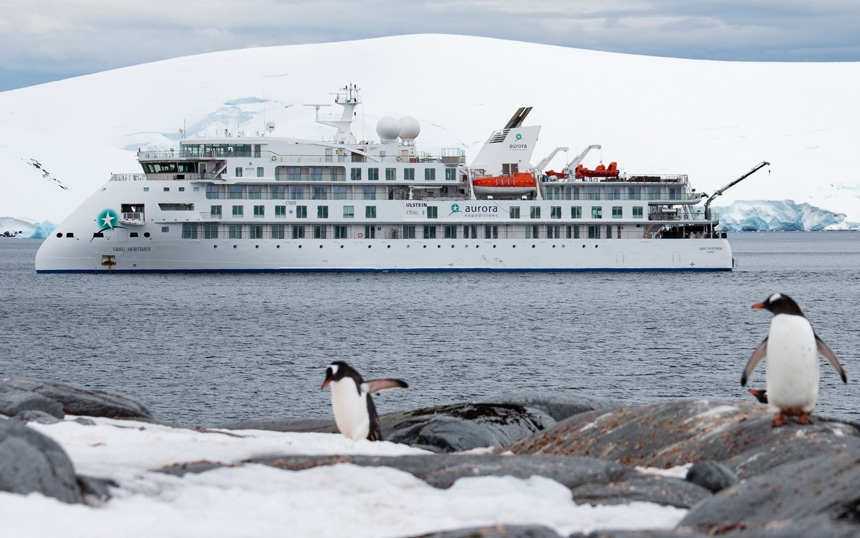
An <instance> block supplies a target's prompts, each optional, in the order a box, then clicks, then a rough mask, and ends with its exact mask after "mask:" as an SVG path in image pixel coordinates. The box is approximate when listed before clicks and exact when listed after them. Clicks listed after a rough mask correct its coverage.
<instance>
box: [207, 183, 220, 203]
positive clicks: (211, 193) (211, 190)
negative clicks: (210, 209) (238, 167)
mask: <svg viewBox="0 0 860 538" xmlns="http://www.w3.org/2000/svg"><path fill="white" fill-rule="evenodd" d="M220 197H221V196H220V194H219V189H218V185H206V198H209V199H210V200H217V199H218V198H220Z"/></svg>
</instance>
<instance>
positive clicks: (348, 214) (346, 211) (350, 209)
mask: <svg viewBox="0 0 860 538" xmlns="http://www.w3.org/2000/svg"><path fill="white" fill-rule="evenodd" d="M353 217H355V206H351V205H345V206H343V218H345V219H351V218H353Z"/></svg>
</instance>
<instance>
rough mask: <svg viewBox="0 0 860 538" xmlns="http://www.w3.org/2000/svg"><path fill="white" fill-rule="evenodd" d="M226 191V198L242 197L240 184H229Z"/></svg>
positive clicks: (239, 198)
mask: <svg viewBox="0 0 860 538" xmlns="http://www.w3.org/2000/svg"><path fill="white" fill-rule="evenodd" d="M227 192H228V193H229V194H228V196H227V198H229V199H231V200H241V199H242V185H230V186H229V187H228V190H227Z"/></svg>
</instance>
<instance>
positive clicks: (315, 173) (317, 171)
mask: <svg viewBox="0 0 860 538" xmlns="http://www.w3.org/2000/svg"><path fill="white" fill-rule="evenodd" d="M310 173H311V181H322V178H323V169H322V168H320V167H319V166H311V168H310Z"/></svg>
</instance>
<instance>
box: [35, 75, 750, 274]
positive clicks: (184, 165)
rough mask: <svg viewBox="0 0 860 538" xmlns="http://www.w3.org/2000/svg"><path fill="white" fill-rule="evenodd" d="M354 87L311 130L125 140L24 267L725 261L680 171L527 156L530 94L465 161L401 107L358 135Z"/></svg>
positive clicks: (728, 260) (565, 266)
mask: <svg viewBox="0 0 860 538" xmlns="http://www.w3.org/2000/svg"><path fill="white" fill-rule="evenodd" d="M360 102H361V99H360V95H359V89H358V88H357V87H356V86H355V85H353V84H349V85H347V86H345V87H343V88H341V89H340V90H339V91H338V92H337V93H336V94H335V97H334V104H335V105H338V106H339V107H341V108H340V113H339V114H337V113H335V114H328V115H326V114H321V113H320V108H321V105H316V111H315V116H316V117H315V119H316V121H317V122H318V123H320V124H323V125H326V126H329V127H330V128H331V133H332V136H331V138H329V139H326V140H304V139H295V138H278V137H275V136H273V135H272V132H273V128H274V127H273V126H272V125H271V124H270V125H267V129H266V131H265V132H263V133H262V134H261V135H258V136H253V137H246V136H232V135H230V133H224V135H223V136H218V137H211V138H210V137H207V138H194V139H192V138H190V137H188V138H185V137H183V138H182V139H181V140H180V143H179V145H178V148H170V149H168V150H159V151H153V150H143V149H142V150H140V151H139V152H138V160H139V162H140V165H141V166H142V168H143V171H142V173H128V174H114V175H113V176H112V177H111V178H110V181H108V182H107V183H105V184H104V185H103V186H102V187H100V188H99V189H98V191H97V192H96V193H95V194H93V195H92V196H90V197H89V198H88V199H87V200H86V201H85V202H84V203H83V204H82V205H81V206H80V207H78V208H77V209H76V210H75V211H74V212H72V213H71V215H70V216H69V217H68V218H67V219H65V220H64V221H63V222H62V223H61V224H59V225H58V226H57V228H56V229H55V230H54V232H53V233H52V235H51V236H50V237H48V238H47V239H46V240H45V241H44V243H43V244H42V245H41V247H40V249H39V251H38V253H37V255H36V260H35V267H36V271H37V272H39V273H57V272H242V271H248V272H267V271H273V272H274V271H284V272H289V271H307V272H315V271H335V272H345V271H380V272H384V271H730V270H732V265H733V261H732V252H731V247H730V246H729V242H728V240H727V238H726V235H725V234H724V233H721V232H719V231H716V230H715V226H716V225H717V224H718V221H717V219H716V217H715V216H714V215H711V214H709V212H708V211H704V210H702V209H701V208H696V207H695V206H696V205H697V204H699V203H700V202H702V200H703V198H704V196H705V195H702V194H698V193H696V192H695V191H694V190H693V189H692V188H691V186H690V182H689V179H688V177H687V176H686V175H684V174H674V175H666V174H649V173H643V174H629V173H626V172H622V171H621V170H620V169H619V167H618V165H617V163H616V162H610V163H609V164H608V165H603V164H599V165H597V166H594V168H588V167H586V166H584V165H583V161H584V160H585V157H586V155H587V154H588V153H589V151H592V150H595V149H599V148H600V146H598V145H591V146H589V147H587V148H585V149H584V150H583V151H581V152H579V153H578V154H577V155H576V156H575V157H574V158H573V159H571V160H570V161H569V162H567V163H566V164H564V166H558V167H557V168H560V170H545V167H546V166H547V164H548V163H550V161H551V160H552V159H553V158H555V157H556V156H557V155H559V154H567V152H568V148H566V147H556V148H554V149H552V151H550V152H549V153H548V154H547V155H546V156H545V157H544V158H542V159H541V160H540V161H538V162H536V163H532V158H533V157H532V155H533V152H534V150H535V146H536V143H537V141H538V134H539V132H540V126H531V125H526V119H527V116H528V114H529V112H530V111H531V108H530V107H523V108H520V109H518V110H517V111H516V112H515V113H514V114H513V116H512V117H511V118H510V120H508V122H507V123H506V124H504V126H503V127H502V128H501V129H498V130H496V131H494V132H492V133H491V134H490V136H489V138H488V139H487V141H486V143H485V144H484V145H483V147H482V148H481V149H480V150H479V152H478V153H477V155H475V156H474V158H472V159H471V161H470V162H468V163H467V159H466V155H465V152H464V150H462V149H460V148H453V149H442V150H441V151H440V154H429V153H423V152H420V151H418V147H417V145H416V139H417V138H418V136H419V134H420V124H419V122H418V121H417V120H415V119H414V118H412V117H408V116H407V117H402V118H394V117H391V116H386V117H383V118H382V119H380V120H379V122H378V124H377V128H376V134H377V135H378V136H379V140H374V141H369V140H358V139H356V137H355V136H354V135H353V133H352V130H351V125H352V122H353V119H354V117H355V114H356V107H357V106H358V105H359V104H360ZM312 106H313V105H312ZM312 114H314V112H312V111H310V109H309V114H308V115H309V123H310V116H311V115H312ZM500 125H501V121H500ZM490 127H492V126H490ZM564 160H565V161H567V159H566V158H565V159H564Z"/></svg>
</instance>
